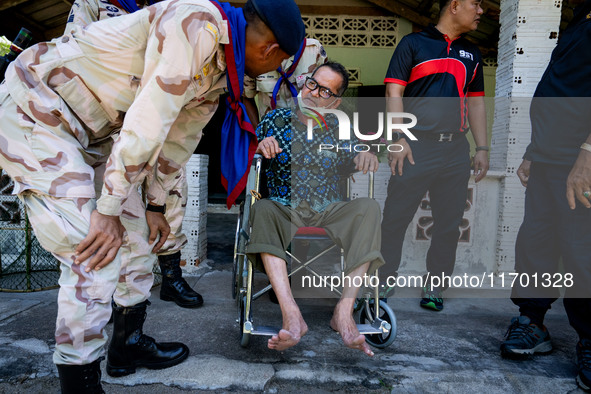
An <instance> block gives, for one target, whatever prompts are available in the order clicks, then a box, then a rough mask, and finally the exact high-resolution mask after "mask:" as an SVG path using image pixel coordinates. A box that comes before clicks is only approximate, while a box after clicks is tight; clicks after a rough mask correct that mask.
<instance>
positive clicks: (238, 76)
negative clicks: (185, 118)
mask: <svg viewBox="0 0 591 394" xmlns="http://www.w3.org/2000/svg"><path fill="white" fill-rule="evenodd" d="M211 2H212V3H213V4H214V5H215V6H216V7H217V8H218V10H219V11H220V13H221V14H222V17H223V19H224V20H226V21H227V22H228V30H229V31H228V33H229V35H230V43H229V44H226V45H225V46H224V52H225V54H226V67H227V69H226V79H227V85H228V92H229V95H228V98H227V103H226V104H227V105H226V116H225V118H224V124H223V125H222V130H221V131H222V135H221V137H222V147H221V152H220V161H221V170H222V185H223V186H224V187H225V188H226V190H227V192H228V197H227V200H226V205H227V206H228V209H229V208H230V207H231V206H232V204H234V202H235V201H236V198H238V196H239V195H240V193H242V190H244V188H245V187H246V180H247V177H248V171H249V169H250V162H251V161H252V158H253V157H254V153H255V151H256V147H257V137H256V133H255V131H254V127H253V126H252V123H251V122H250V119H248V115H247V114H246V108H245V107H244V104H243V103H242V101H241V99H242V91H243V90H244V70H245V60H244V55H245V53H244V52H245V46H246V20H245V19H244V14H243V13H242V9H241V8H234V7H232V6H230V4H228V3H219V2H217V1H215V0H211Z"/></svg>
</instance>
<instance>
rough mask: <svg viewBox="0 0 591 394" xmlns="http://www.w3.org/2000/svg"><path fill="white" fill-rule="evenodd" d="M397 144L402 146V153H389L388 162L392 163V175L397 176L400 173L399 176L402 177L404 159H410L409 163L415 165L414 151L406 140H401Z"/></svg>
mask: <svg viewBox="0 0 591 394" xmlns="http://www.w3.org/2000/svg"><path fill="white" fill-rule="evenodd" d="M397 144H400V145H401V146H402V150H401V151H400V152H390V153H388V162H389V163H390V169H391V170H392V175H396V172H397V171H398V175H402V168H403V167H404V159H408V162H409V163H410V164H412V165H413V166H414V165H415V160H414V159H413V157H412V149H410V145H408V142H406V139H404V138H401V139H400V140H398V142H397Z"/></svg>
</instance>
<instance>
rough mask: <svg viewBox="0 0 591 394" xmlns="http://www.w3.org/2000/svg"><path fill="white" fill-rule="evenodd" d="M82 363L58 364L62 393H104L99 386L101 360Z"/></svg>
mask: <svg viewBox="0 0 591 394" xmlns="http://www.w3.org/2000/svg"><path fill="white" fill-rule="evenodd" d="M103 358H104V357H101V358H99V359H98V360H95V361H93V362H92V363H90V364H84V365H65V364H58V365H57V371H58V373H59V375H60V386H61V388H62V394H80V393H84V394H104V393H105V392H104V391H103V387H102V386H101V360H102V359H103Z"/></svg>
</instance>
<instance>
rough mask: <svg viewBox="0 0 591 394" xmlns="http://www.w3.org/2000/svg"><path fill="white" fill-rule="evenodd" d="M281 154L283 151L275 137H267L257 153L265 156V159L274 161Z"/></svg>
mask: <svg viewBox="0 0 591 394" xmlns="http://www.w3.org/2000/svg"><path fill="white" fill-rule="evenodd" d="M281 152H283V149H281V148H280V147H279V143H278V142H277V140H276V139H275V137H267V138H265V139H264V140H262V141H261V142H259V146H257V151H256V153H259V154H261V155H263V156H264V157H265V159H273V158H274V157H275V156H277V155H278V154H279V153H281Z"/></svg>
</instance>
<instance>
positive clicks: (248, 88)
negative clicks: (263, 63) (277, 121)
mask: <svg viewBox="0 0 591 394" xmlns="http://www.w3.org/2000/svg"><path fill="white" fill-rule="evenodd" d="M256 94H257V87H256V79H254V78H252V77H249V76H248V75H244V92H243V93H242V95H243V96H244V97H246V98H254V97H255V96H256Z"/></svg>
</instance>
